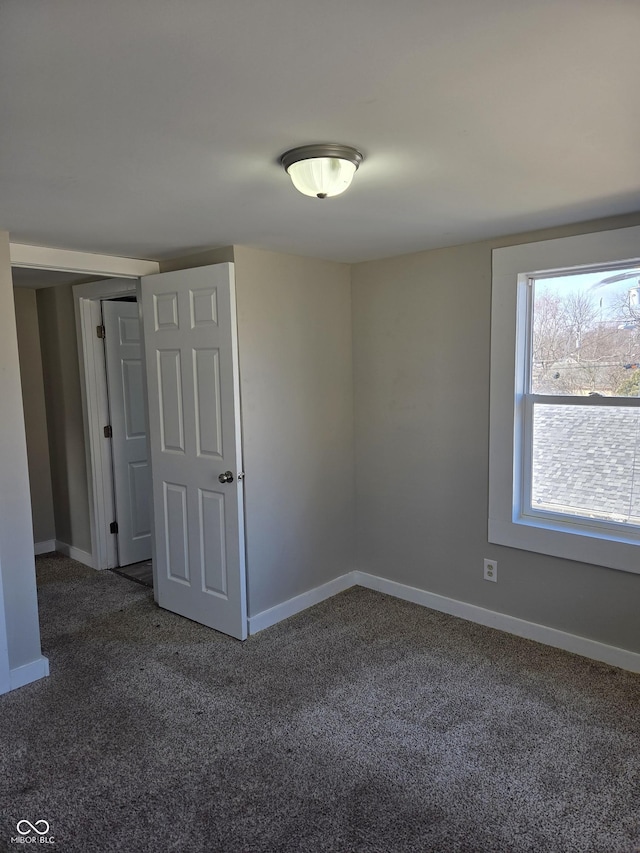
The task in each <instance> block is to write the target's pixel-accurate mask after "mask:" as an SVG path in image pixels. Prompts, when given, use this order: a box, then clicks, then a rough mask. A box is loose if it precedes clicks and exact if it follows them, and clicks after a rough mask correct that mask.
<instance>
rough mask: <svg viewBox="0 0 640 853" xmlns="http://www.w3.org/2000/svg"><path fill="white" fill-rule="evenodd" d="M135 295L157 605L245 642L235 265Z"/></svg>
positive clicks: (192, 273) (153, 281)
mask: <svg viewBox="0 0 640 853" xmlns="http://www.w3.org/2000/svg"><path fill="white" fill-rule="evenodd" d="M141 292H142V310H143V322H144V338H145V358H146V365H147V384H148V392H149V444H150V449H151V464H152V470H153V501H154V517H155V527H156V530H155V535H156V563H157V565H156V594H157V600H158V604H159V605H160V606H161V607H164V608H166V609H167V610H172V611H173V612H175V613H179V614H181V615H182V616H187V617H188V618H189V619H193V620H194V621H196V622H201V623H202V624H204V625H208V626H209V627H211V628H216V629H217V630H219V631H222V632H223V633H225V634H230V635H231V636H233V637H238V638H239V639H244V638H245V637H246V635H247V624H246V623H247V618H246V586H245V564H244V514H243V494H242V479H241V478H240V479H239V478H238V474H239V473H241V472H242V453H241V443H240V404H239V380H238V356H237V340H236V313H235V289H234V282H233V266H232V265H231V264H220V265H216V266H212V267H200V268H198V269H191V270H182V271H180V272H174V273H161V274H160V275H154V276H147V277H145V278H144V279H142V285H141ZM226 471H230V472H231V473H232V475H233V480H232V482H221V481H220V480H219V476H220V475H221V474H223V473H224V472H226Z"/></svg>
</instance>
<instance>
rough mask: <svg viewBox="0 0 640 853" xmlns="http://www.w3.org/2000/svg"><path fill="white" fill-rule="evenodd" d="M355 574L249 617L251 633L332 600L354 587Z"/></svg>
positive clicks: (342, 576) (337, 579)
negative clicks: (334, 596) (328, 599)
mask: <svg viewBox="0 0 640 853" xmlns="http://www.w3.org/2000/svg"><path fill="white" fill-rule="evenodd" d="M355 574H356V573H355V572H347V574H346V575H341V576H340V577H339V578H334V580H332V581H328V582H327V583H324V584H322V586H317V587H315V588H314V589H310V590H308V591H307V592H303V593H302V594H301V595H296V596H295V598H290V599H288V600H287V601H283V602H282V604H276V606H275V607H271V608H269V610H263V611H262V613H257V614H256V615H255V616H250V617H249V620H248V621H249V633H250V634H257V633H258V631H263V630H264V629H265V628H270V627H271V625H275V624H276V623H277V622H282V620H283V619H288V618H289V616H294V615H295V614H296V613H300V611H301V610H306V609H307V607H312V606H313V605H314V604H319V603H320V602H321V601H324V600H325V599H326V598H331V596H332V595H336V594H337V593H339V592H343V591H344V590H345V589H349V587H351V586H353V585H354V582H355V581H354V575H355Z"/></svg>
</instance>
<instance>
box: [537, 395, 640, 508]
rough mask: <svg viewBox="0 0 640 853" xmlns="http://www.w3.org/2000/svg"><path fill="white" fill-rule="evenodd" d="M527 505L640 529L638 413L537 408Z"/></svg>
mask: <svg viewBox="0 0 640 853" xmlns="http://www.w3.org/2000/svg"><path fill="white" fill-rule="evenodd" d="M531 506H532V508H533V509H539V510H547V511H548V510H551V511H553V512H561V513H566V514H568V515H574V516H581V517H583V518H588V519H604V520H607V521H615V522H619V523H620V522H622V523H627V524H631V525H640V409H638V408H635V407H634V408H631V409H630V408H628V407H622V406H621V407H615V406H606V407H604V406H554V405H535V406H534V412H533V472H532V487H531Z"/></svg>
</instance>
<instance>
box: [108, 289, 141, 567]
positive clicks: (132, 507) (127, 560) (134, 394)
mask: <svg viewBox="0 0 640 853" xmlns="http://www.w3.org/2000/svg"><path fill="white" fill-rule="evenodd" d="M102 317H103V322H104V328H105V355H106V364H107V387H108V391H109V411H110V416H111V429H112V433H113V436H112V440H111V450H112V458H113V485H114V497H115V505H116V507H115V513H116V520H117V522H118V534H117V535H118V564H119V565H120V566H128V565H130V564H131V563H139V562H142V561H143V560H150V559H151V479H150V472H149V466H148V463H147V418H146V413H145V407H144V382H143V378H144V377H143V369H142V342H141V339H140V317H139V311H138V304H137V303H136V302H118V301H105V302H103V303H102Z"/></svg>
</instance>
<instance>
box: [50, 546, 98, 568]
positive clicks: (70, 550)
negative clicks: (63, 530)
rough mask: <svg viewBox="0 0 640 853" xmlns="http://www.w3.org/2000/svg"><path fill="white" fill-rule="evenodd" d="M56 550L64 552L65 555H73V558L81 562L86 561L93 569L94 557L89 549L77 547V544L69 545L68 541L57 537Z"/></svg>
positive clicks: (86, 564) (85, 563)
mask: <svg viewBox="0 0 640 853" xmlns="http://www.w3.org/2000/svg"><path fill="white" fill-rule="evenodd" d="M55 550H56V551H58V552H59V553H60V554H64V555H65V557H71V559H72V560H77V561H78V562H79V563H84V565H85V566H89V568H90V569H93V568H94V566H93V557H92V556H91V554H90V553H89V552H88V551H83V550H82V549H81V548H76V547H75V545H67V543H66V542H60V541H59V540H58V539H56V547H55Z"/></svg>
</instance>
